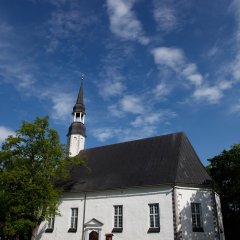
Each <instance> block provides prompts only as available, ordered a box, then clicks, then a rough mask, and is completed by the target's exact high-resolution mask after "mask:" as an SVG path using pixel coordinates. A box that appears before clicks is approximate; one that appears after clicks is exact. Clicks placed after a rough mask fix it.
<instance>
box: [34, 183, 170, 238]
mask: <svg viewBox="0 0 240 240" xmlns="http://www.w3.org/2000/svg"><path fill="white" fill-rule="evenodd" d="M153 203H158V204H159V210H160V232H158V233H148V229H149V204H153ZM114 205H122V206H123V231H122V232H121V233H113V234H114V236H113V240H115V239H116V240H123V239H124V240H126V239H139V240H141V239H142V240H155V239H164V240H170V239H171V240H172V239H173V238H174V233H173V213H172V191H171V188H169V187H148V188H132V189H124V190H112V191H101V192H91V193H88V194H87V197H86V208H85V223H87V222H89V221H91V220H92V219H93V218H94V219H96V220H98V221H100V222H101V223H103V225H102V226H99V227H96V228H95V230H96V231H97V232H99V234H100V235H99V240H103V239H105V234H106V233H111V232H112V229H113V227H114ZM83 206H84V195H83V194H77V193H76V194H66V195H65V196H64V198H63V199H62V202H61V204H60V206H59V210H60V213H61V216H56V218H55V226H54V231H53V232H52V233H45V229H44V228H46V222H45V223H43V224H41V226H40V229H39V236H38V239H42V240H50V239H51V240H54V239H58V240H61V239H64V240H66V239H71V240H75V239H76V240H80V239H82V223H83ZM74 207H78V209H79V210H78V211H79V212H78V228H77V232H76V233H69V232H68V229H69V227H70V219H71V216H70V215H71V208H74ZM93 229H94V228H93ZM90 232H91V230H88V229H86V230H85V238H84V239H85V240H88V234H89V233H90Z"/></svg>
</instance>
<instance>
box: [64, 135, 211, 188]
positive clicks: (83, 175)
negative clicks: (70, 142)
mask: <svg viewBox="0 0 240 240" xmlns="http://www.w3.org/2000/svg"><path fill="white" fill-rule="evenodd" d="M79 157H86V158H87V165H88V167H89V169H90V170H87V169H86V168H84V167H81V166H77V167H72V168H71V171H70V178H69V179H68V181H67V182H66V183H65V184H64V189H65V191H67V192H79V191H80V192H83V191H92V190H103V189H114V188H128V187H137V186H139V187H140V186H149V185H151V186H152V185H165V184H167V185H181V186H211V182H212V179H211V177H210V176H209V175H208V174H207V172H206V170H205V168H204V166H203V165H202V163H201V161H200V160H199V158H198V156H197V154H196V152H195V151H194V149H193V147H192V145H191V143H190V142H189V140H188V138H187V137H186V135H185V134H184V133H183V132H179V133H174V134H169V135H163V136H159V137H152V138H146V139H141V140H136V141H130V142H124V143H119V144H113V145H108V146H102V147H96V148H90V149H85V150H82V151H81V152H80V154H79Z"/></svg>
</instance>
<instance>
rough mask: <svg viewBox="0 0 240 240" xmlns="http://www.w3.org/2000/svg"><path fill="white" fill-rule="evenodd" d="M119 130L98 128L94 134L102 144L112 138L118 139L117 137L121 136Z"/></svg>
mask: <svg viewBox="0 0 240 240" xmlns="http://www.w3.org/2000/svg"><path fill="white" fill-rule="evenodd" d="M119 132H120V131H119V129H113V128H96V129H95V130H93V131H92V134H93V136H94V137H95V138H97V140H98V141H100V142H105V141H107V140H109V139H111V138H114V137H116V135H119Z"/></svg>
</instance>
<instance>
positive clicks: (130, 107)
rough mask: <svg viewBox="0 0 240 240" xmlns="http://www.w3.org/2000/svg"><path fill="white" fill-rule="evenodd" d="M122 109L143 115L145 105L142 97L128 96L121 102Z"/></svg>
mask: <svg viewBox="0 0 240 240" xmlns="http://www.w3.org/2000/svg"><path fill="white" fill-rule="evenodd" d="M119 104H120V107H121V109H122V111H124V112H129V113H133V114H138V113H143V112H144V104H143V101H142V99H141V98H140V97H137V96H134V95H126V96H124V97H123V98H122V99H121V100H120V103H119Z"/></svg>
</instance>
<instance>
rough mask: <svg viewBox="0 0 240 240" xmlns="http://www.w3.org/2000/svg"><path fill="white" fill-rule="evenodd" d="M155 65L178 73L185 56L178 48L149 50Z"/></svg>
mask: <svg viewBox="0 0 240 240" xmlns="http://www.w3.org/2000/svg"><path fill="white" fill-rule="evenodd" d="M151 53H152V55H153V57H154V61H155V63H156V64H159V65H165V66H168V67H170V68H172V69H173V70H174V71H177V72H178V71H179V70H180V69H181V68H182V65H183V64H184V63H185V56H184V53H183V51H182V50H181V49H179V48H168V47H158V48H154V49H152V50H151Z"/></svg>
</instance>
